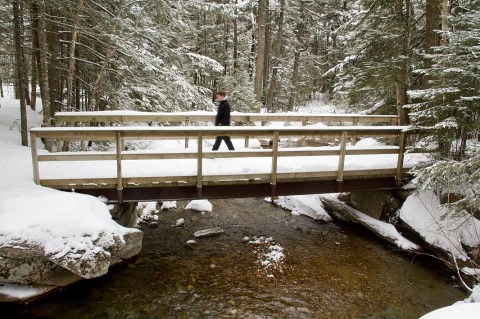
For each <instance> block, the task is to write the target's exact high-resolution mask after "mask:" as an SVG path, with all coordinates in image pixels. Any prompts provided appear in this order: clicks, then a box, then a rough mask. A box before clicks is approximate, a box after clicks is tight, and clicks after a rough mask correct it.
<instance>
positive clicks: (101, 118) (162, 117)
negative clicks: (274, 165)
mask: <svg viewBox="0 0 480 319" xmlns="http://www.w3.org/2000/svg"><path fill="white" fill-rule="evenodd" d="M187 117H188V118H190V120H191V121H197V122H201V121H210V122H213V121H214V119H215V113H214V112H211V113H203V114H192V113H140V112H139V113H138V114H135V113H133V114H117V115H115V114H112V113H111V112H84V113H67V112H59V113H57V114H55V120H56V121H57V122H65V123H66V122H117V123H120V122H152V121H156V122H165V121H177V122H183V121H184V120H185V119H186V118H187ZM305 117H308V118H309V122H310V123H318V122H328V123H332V122H349V123H353V119H354V118H355V117H356V118H358V121H359V122H362V123H395V124H396V123H397V121H398V116H396V115H360V114H296V115H292V114H289V113H268V114H266V113H263V114H261V113H235V114H232V115H231V119H232V121H235V122H242V123H248V122H261V121H269V122H302V121H303V118H305Z"/></svg>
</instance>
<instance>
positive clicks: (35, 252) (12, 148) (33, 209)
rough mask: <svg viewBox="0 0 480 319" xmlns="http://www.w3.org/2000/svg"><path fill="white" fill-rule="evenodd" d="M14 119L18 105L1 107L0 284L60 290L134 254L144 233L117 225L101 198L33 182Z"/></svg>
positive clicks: (36, 120) (33, 120)
mask: <svg viewBox="0 0 480 319" xmlns="http://www.w3.org/2000/svg"><path fill="white" fill-rule="evenodd" d="M28 112H29V114H28V119H29V123H30V125H37V126H39V124H40V122H41V115H40V114H38V113H35V112H33V111H31V110H28ZM18 117H19V109H18V105H12V106H9V105H8V104H6V105H2V108H0V150H1V152H0V176H2V183H0V282H3V283H10V284H48V285H58V286H62V285H65V284H68V283H71V282H73V281H76V280H78V279H81V278H94V277H98V276H101V275H103V274H106V273H107V271H108V268H109V267H110V266H111V265H113V264H115V263H117V262H118V261H119V260H121V259H126V258H130V257H132V256H134V255H136V254H138V253H139V252H140V250H141V246H142V236H143V233H142V232H141V231H139V230H138V229H131V228H125V227H123V226H120V225H119V224H117V223H116V222H115V221H114V220H113V219H112V216H111V215H110V212H109V208H108V206H107V205H106V204H105V203H104V202H102V201H101V199H98V198H95V197H92V196H88V195H83V194H77V193H72V192H62V191H58V190H54V189H50V188H46V187H42V186H39V185H35V184H34V182H33V177H32V159H31V151H30V148H28V147H23V146H20V145H18V142H19V136H20V135H19V134H20V133H19V132H18V131H16V129H13V130H12V129H11V127H12V123H13V122H16V121H17V120H18ZM12 287H13V286H12ZM14 287H17V286H14ZM42 289H43V288H42ZM42 289H37V290H35V292H38V291H43V290H42ZM10 290H11V289H10ZM13 290H14V291H18V290H19V289H17V288H15V289H13ZM0 294H3V293H2V292H0ZM21 295H22V296H23V295H24V294H23V292H22V293H21ZM26 295H30V294H29V293H27V294H26ZM12 298H15V297H14V296H13V297H12Z"/></svg>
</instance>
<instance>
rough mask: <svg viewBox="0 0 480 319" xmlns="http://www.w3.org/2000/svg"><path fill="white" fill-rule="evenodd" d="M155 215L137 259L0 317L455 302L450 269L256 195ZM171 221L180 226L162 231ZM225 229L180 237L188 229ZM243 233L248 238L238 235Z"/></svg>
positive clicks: (353, 311) (387, 314)
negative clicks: (189, 242) (201, 209)
mask: <svg viewBox="0 0 480 319" xmlns="http://www.w3.org/2000/svg"><path fill="white" fill-rule="evenodd" d="M211 203H212V204H213V212H205V213H200V212H195V211H187V210H185V209H183V208H184V207H185V206H186V204H187V202H185V201H178V203H177V205H178V208H177V209H172V210H168V211H162V212H160V213H159V214H158V215H159V220H158V228H151V227H148V226H146V225H145V226H143V227H142V229H143V231H144V232H145V234H144V242H143V249H142V252H141V253H140V255H139V256H137V257H135V258H133V259H131V260H128V261H126V262H124V263H122V264H119V265H117V266H115V267H113V268H112V269H111V270H110V272H109V274H107V275H105V276H103V277H101V278H97V279H93V280H84V281H81V282H78V283H76V284H74V285H71V286H69V287H65V288H63V289H61V290H58V291H56V292H53V293H51V294H50V295H48V296H46V297H43V298H42V299H39V300H36V301H32V302H30V303H28V304H26V305H23V304H20V305H12V304H0V318H2V319H6V318H102V319H103V318H104V319H107V318H126V319H135V318H255V319H256V318H258V319H260V318H329V319H336V318H342V319H345V318H359V319H364V318H365V319H366V318H371V319H374V318H375V319H379V318H384V319H410V318H412V319H413V318H418V317H420V316H421V315H423V314H425V313H427V312H429V311H432V310H434V309H436V308H440V307H444V306H447V305H451V304H452V303H454V302H455V301H458V300H462V299H464V298H465V297H466V294H465V293H464V292H463V291H462V290H460V289H459V288H458V287H456V286H455V281H454V280H453V278H451V275H448V274H445V273H442V269H441V268H440V266H439V264H438V263H436V262H435V261H433V260H432V259H430V258H427V257H424V256H414V255H408V254H405V253H401V252H398V251H395V249H394V248H392V247H391V246H389V245H387V244H385V243H384V242H382V241H380V240H378V239H377V238H376V237H375V236H374V235H372V234H371V233H370V232H369V231H367V230H365V229H362V228H361V227H359V226H356V225H352V224H347V223H340V222H334V223H330V224H322V223H319V222H316V221H314V220H312V219H310V218H308V217H304V216H293V215H292V214H291V213H290V212H289V211H286V210H283V209H281V208H278V207H275V206H273V205H272V204H270V203H267V202H266V201H264V200H263V199H229V200H211ZM179 218H184V219H185V225H184V226H183V227H171V225H173V224H175V221H176V220H177V219H179ZM211 227H221V228H222V229H223V230H224V231H225V233H224V234H221V235H218V236H215V237H208V238H201V239H197V245H196V246H194V247H188V246H187V245H186V244H185V243H186V242H187V240H189V239H193V235H192V234H193V232H195V231H197V230H201V229H206V228H211ZM245 237H249V240H248V241H247V239H245Z"/></svg>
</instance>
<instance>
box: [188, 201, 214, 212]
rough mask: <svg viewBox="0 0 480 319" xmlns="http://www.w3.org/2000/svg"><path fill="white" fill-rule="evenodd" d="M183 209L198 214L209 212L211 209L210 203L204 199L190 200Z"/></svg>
mask: <svg viewBox="0 0 480 319" xmlns="http://www.w3.org/2000/svg"><path fill="white" fill-rule="evenodd" d="M185 209H191V210H196V211H199V212H211V211H212V209H213V205H212V203H210V202H209V201H208V200H206V199H199V200H192V201H191V202H190V203H188V204H187V206H186V207H185Z"/></svg>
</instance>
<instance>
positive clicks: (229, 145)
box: [223, 136, 235, 151]
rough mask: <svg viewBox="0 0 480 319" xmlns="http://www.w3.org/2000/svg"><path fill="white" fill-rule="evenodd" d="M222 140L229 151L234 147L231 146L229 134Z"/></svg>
mask: <svg viewBox="0 0 480 319" xmlns="http://www.w3.org/2000/svg"><path fill="white" fill-rule="evenodd" d="M223 140H224V141H225V144H227V147H228V150H229V151H234V150H235V148H234V147H233V143H232V141H231V140H230V136H224V137H223Z"/></svg>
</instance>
